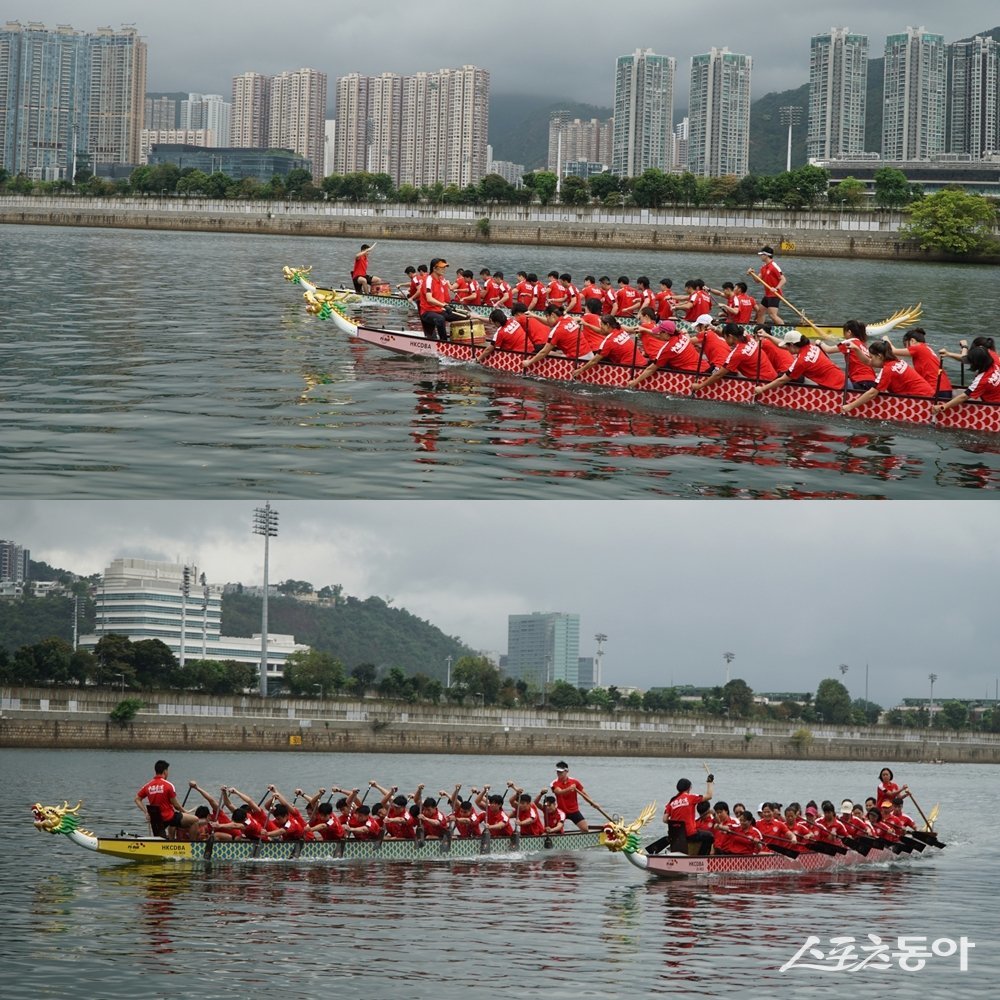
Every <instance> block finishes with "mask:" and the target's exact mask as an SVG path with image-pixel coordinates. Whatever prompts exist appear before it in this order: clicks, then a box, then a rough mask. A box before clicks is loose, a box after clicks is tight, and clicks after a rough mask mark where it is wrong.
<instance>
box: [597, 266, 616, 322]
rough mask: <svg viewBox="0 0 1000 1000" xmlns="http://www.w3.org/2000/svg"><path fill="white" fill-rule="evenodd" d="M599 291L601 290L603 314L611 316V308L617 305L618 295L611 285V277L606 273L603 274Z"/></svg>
mask: <svg viewBox="0 0 1000 1000" xmlns="http://www.w3.org/2000/svg"><path fill="white" fill-rule="evenodd" d="M598 291H599V292H600V295H599V296H598V298H599V299H600V300H601V315H602V316H610V315H611V310H612V309H613V308H614V305H615V298H616V296H615V290H614V289H613V288H612V287H611V279H610V278H609V277H608V276H607V275H606V274H602V275H601V279H600V288H599V289H598Z"/></svg>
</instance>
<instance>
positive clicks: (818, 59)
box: [806, 28, 868, 160]
mask: <svg viewBox="0 0 1000 1000" xmlns="http://www.w3.org/2000/svg"><path fill="white" fill-rule="evenodd" d="M867 95H868V36H867V35H857V34H852V33H851V32H850V30H849V29H847V28H831V29H830V30H829V31H828V32H826V33H825V34H822V35H814V36H813V38H812V42H811V44H810V51H809V132H808V135H807V137H806V154H807V155H808V156H809V157H810V158H811V159H822V160H829V159H831V158H842V157H847V156H858V155H860V154H861V153H863V152H864V151H865V108H866V102H867Z"/></svg>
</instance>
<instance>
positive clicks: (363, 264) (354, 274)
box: [351, 253, 368, 280]
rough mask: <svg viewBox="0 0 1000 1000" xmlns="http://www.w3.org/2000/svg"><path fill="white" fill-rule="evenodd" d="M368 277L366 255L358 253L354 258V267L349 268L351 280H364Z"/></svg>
mask: <svg viewBox="0 0 1000 1000" xmlns="http://www.w3.org/2000/svg"><path fill="white" fill-rule="evenodd" d="M367 276H368V254H367V253H359V254H358V255H357V256H356V257H355V258H354V267H352V268H351V278H352V280H353V279H354V278H366V277H367Z"/></svg>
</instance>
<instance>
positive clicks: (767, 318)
mask: <svg viewBox="0 0 1000 1000" xmlns="http://www.w3.org/2000/svg"><path fill="white" fill-rule="evenodd" d="M757 256H758V257H760V274H756V273H754V269H753V268H752V267H751V268H748V269H747V274H749V275H750V277H751V278H753V279H754V280H755V281H759V282H760V283H761V284H762V285H763V286H764V295H763V296H762V298H761V300H760V305H759V306H757V317H756V318H757V322H758V323H765V322H768V323H773V324H774V325H775V326H784V325H785V324H784V320H782V318H781V317H780V316H779V315H778V305H779V303H780V302H781V292H782V289H783V288H784V287H785V282H786V281H787V278H786V277H785V273H784V271H782V270H781V266H780V265H779V264H778V263H777V262H776V261H775V259H774V250H773V248H772V247H761V248H760V249H759V250H758V251H757Z"/></svg>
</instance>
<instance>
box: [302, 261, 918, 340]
mask: <svg viewBox="0 0 1000 1000" xmlns="http://www.w3.org/2000/svg"><path fill="white" fill-rule="evenodd" d="M311 271H312V268H309V267H288V266H285V267H284V268H282V275H283V277H284V278H285V280H286V281H289V282H291V283H292V284H294V285H301V286H302V288H303V289H304V291H305V296H304V297H305V299H306V309H307V311H308V312H312V313H320V312H321V311H322V309H323V306H324V304H326V305H327V307H330V306H334V305H337V306H341V307H357V308H359V309H360V308H362V307H365V306H381V307H383V308H394V309H399V310H402V311H403V312H413V311H415V309H416V307H415V306H414V304H413V303H412V302H411V301H410V300H409V299H408V298H406V297H405V296H403V295H393V294H387V295H362V294H361V293H359V292H355V291H354V290H353V289H350V288H322V287H320V286H318V285H316V284H314V283H313V282H312V281H311V280H310V278H309V274H310V272H311ZM456 308H458V309H460V310H461V311H462V312H466V313H469V314H470V315H472V316H478V317H479V318H480V319H487V318H488V317H489V315H490V313H491V312H492V311H493V307H492V306H470V305H462V306H456ZM531 315H533V316H540V315H541V313H539V312H534V313H532V314H531ZM922 315H923V309H922V307H921V305H920V304H919V303H917V305H915V306H910V307H909V308H906V309H898V310H897V311H896V312H894V313H893V314H892V315H891V316H889V317H888V318H886V319H882V320H879V321H878V322H877V323H868V324H867V328H868V335H869V336H870V337H873V338H877V337H881V336H884V335H885V334H887V333H889V331H890V330H897V329H898V330H904V329H906V328H907V327H909V326H912V325H913V324H914V323H916V322H917V321H918V320H919V319H920V317H921V316H922ZM620 322H621V324H622V326H623V327H626V328H628V327H632V326H635V325H636V323H637V322H638V321H637V320H636V319H635V317H628V316H625V317H621V319H620ZM673 322H674V323H675V324H676V325H677V327H678V329H682V330H687V331H691V330H693V329H694V324H693V323H689V322H687V321H686V320H683V319H676V318H675V319H674V321H673ZM753 326H754V324H752V323H750V324H746V327H747V328H752V327H753ZM793 331H797V332H798V333H802V334H805V335H806V336H807V337H823V338H824V339H829V340H841V339H843V336H844V330H843V324H842V323H837V324H829V323H827V324H823V323H817V324H816V325H815V326H810V325H809V324H800V325H797V326H793V325H787V326H776V327H774V328H773V329H772V332H773V333H774V335H775V336H781V335H782V334H785V333H791V332H793Z"/></svg>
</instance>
